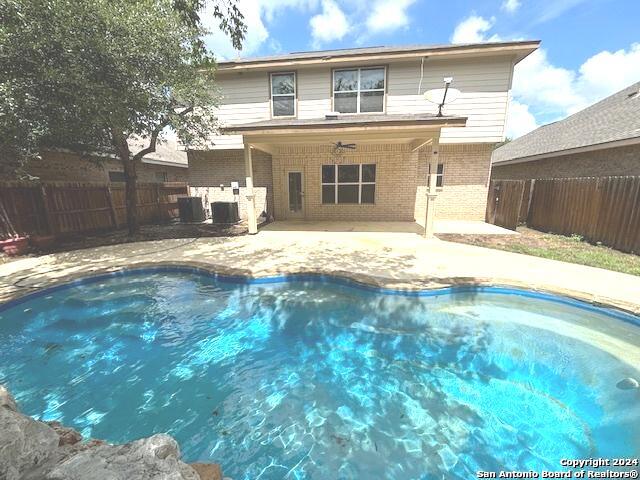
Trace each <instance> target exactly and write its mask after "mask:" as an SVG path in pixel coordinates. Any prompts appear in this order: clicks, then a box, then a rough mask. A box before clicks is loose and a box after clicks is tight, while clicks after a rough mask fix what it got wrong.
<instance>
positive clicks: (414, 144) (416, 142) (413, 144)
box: [411, 138, 433, 152]
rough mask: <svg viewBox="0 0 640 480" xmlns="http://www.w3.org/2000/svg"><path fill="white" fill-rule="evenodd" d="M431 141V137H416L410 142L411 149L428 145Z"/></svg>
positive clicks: (415, 149)
mask: <svg viewBox="0 0 640 480" xmlns="http://www.w3.org/2000/svg"><path fill="white" fill-rule="evenodd" d="M431 142H433V138H416V139H415V140H414V141H413V142H411V151H412V152H415V151H417V150H420V149H421V148H422V147H424V146H425V145H429V144H430V143H431Z"/></svg>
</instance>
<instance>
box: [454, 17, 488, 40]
mask: <svg viewBox="0 0 640 480" xmlns="http://www.w3.org/2000/svg"><path fill="white" fill-rule="evenodd" d="M494 22H495V19H494V18H490V19H486V18H484V17H481V16H478V15H471V16H470V17H468V18H466V19H464V20H463V21H462V22H460V23H459V24H458V25H457V26H456V28H455V30H454V31H453V35H452V36H451V43H481V42H498V41H500V37H499V36H498V35H495V34H494V35H492V36H491V37H489V38H487V36H486V33H487V32H488V31H489V30H490V29H491V27H493V24H494Z"/></svg>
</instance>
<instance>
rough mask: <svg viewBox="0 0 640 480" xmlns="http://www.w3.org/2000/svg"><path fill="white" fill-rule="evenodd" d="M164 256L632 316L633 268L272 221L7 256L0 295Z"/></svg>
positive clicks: (235, 269) (637, 297) (639, 282)
mask: <svg viewBox="0 0 640 480" xmlns="http://www.w3.org/2000/svg"><path fill="white" fill-rule="evenodd" d="M276 225H277V224H276ZM167 264H170V265H188V266H197V267H201V268H205V269H208V270H212V271H216V272H219V273H226V274H241V275H248V276H256V277H260V276H272V275H279V274H294V273H308V272H318V273H324V274H333V275H339V276H343V277H347V278H351V279H353V280H356V281H360V282H366V283H371V284H374V285H380V286H386V287H389V288H398V289H424V288H438V287H443V286H450V285H468V284H473V285H508V286H515V287H521V288H529V289H534V290H540V291H546V292H553V293H558V294H562V295H567V296H570V297H573V298H578V299H581V300H585V301H588V302H591V303H596V304H604V305H611V306H615V307H618V308H621V309H624V310H627V311H630V312H633V313H636V314H640V277H638V276H632V275H627V274H623V273H618V272H612V271H609V270H603V269H599V268H593V267H586V266H582V265H575V264H570V263H564V262H558V261H554V260H547V259H543V258H537V257H531V256H527V255H521V254H516V253H510V252H504V251H500V250H491V249H487V248H482V247H476V246H471V245H464V244H458V243H452V242H445V241H441V240H437V239H425V238H423V237H422V236H421V235H419V234H417V233H412V232H406V231H395V232H389V231H383V232H380V231H365V232H362V231H308V230H289V229H286V228H280V229H275V228H274V227H271V228H267V229H262V230H261V231H260V232H259V233H258V234H257V235H255V236H240V237H220V238H193V239H171V240H159V241H149V242H138V243H129V244H121V245H114V246H105V247H98V248H90V249H83V250H75V251H72V252H64V253H56V254H50V255H44V256H41V257H31V258H25V259H21V260H16V261H12V262H8V263H5V264H2V265H0V302H1V301H7V300H10V299H12V298H16V297H19V296H22V295H25V294H27V293H30V292H32V291H34V290H37V289H40V288H44V287H48V286H52V285H55V284H57V283H60V282H65V281H69V280H72V279H75V278H78V277H82V276H88V275H92V274H97V273H103V272H109V271H114V270H120V269H124V268H136V267H147V266H153V265H167Z"/></svg>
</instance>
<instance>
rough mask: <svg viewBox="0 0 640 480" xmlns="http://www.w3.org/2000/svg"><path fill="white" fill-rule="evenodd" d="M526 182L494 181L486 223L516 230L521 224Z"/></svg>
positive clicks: (490, 188) (492, 182)
mask: <svg viewBox="0 0 640 480" xmlns="http://www.w3.org/2000/svg"><path fill="white" fill-rule="evenodd" d="M524 184H525V181H524V180H493V181H491V184H490V185H489V196H488V198H487V213H486V221H487V222H488V223H493V224H494V225H499V226H501V227H504V228H509V229H511V230H515V229H516V227H517V226H518V224H519V218H520V209H521V205H522V203H523V202H522V201H523V195H524Z"/></svg>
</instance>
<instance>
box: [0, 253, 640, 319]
mask: <svg viewBox="0 0 640 480" xmlns="http://www.w3.org/2000/svg"><path fill="white" fill-rule="evenodd" d="M163 267H166V268H169V269H170V268H175V269H176V271H179V269H180V268H184V269H192V270H194V271H197V272H201V273H204V274H207V275H213V276H220V277H235V278H238V277H241V278H243V279H247V280H260V279H274V278H276V277H285V278H283V280H286V277H291V278H292V279H293V278H295V277H307V276H308V277H333V278H336V279H343V280H346V281H348V282H351V283H353V284H355V285H360V286H363V287H373V288H381V289H385V290H390V291H394V292H421V291H434V292H435V291H438V290H443V289H448V288H452V287H453V288H467V287H468V288H474V287H496V288H509V289H517V290H521V291H523V292H534V293H541V294H544V295H551V296H557V297H560V298H562V297H564V298H567V299H569V300H575V301H579V302H583V303H585V304H588V305H592V306H594V307H599V308H605V309H614V311H615V310H618V311H620V312H621V313H622V314H630V315H635V316H639V315H640V306H638V305H635V304H626V303H625V302H620V301H618V300H616V299H606V298H604V299H603V298H598V299H596V298H594V297H593V296H592V295H589V294H585V293H584V292H579V291H574V290H570V289H559V288H557V287H553V288H539V287H537V288H534V287H532V286H531V284H529V283H523V282H515V281H513V280H499V279H474V280H473V281H472V282H471V281H468V280H467V279H465V278H463V277H460V278H457V279H456V278H447V279H441V278H437V277H433V278H429V279H415V280H405V281H398V280H397V279H392V278H384V277H377V276H371V275H365V274H361V273H354V272H347V271H336V270H332V269H321V268H314V269H297V270H288V271H281V270H277V271H272V272H262V273H261V274H259V275H247V273H246V271H245V270H242V269H234V268H229V267H226V266H221V265H212V264H209V263H204V262H187V261H180V262H168V261H162V262H140V263H136V264H135V265H133V266H121V267H107V268H94V269H92V270H91V271H90V272H76V273H70V274H68V275H64V276H62V277H60V278H58V279H56V280H53V281H51V282H46V283H44V284H40V285H38V286H34V287H32V288H30V289H29V290H20V291H17V292H15V294H14V295H10V296H9V298H6V299H3V300H2V301H0V308H1V307H3V306H4V305H5V304H12V303H14V302H18V303H19V302H20V301H21V300H22V299H23V298H24V299H27V297H31V296H32V295H35V294H38V293H40V292H41V291H46V290H50V289H52V288H56V287H62V286H65V285H68V284H72V283H74V282H76V281H81V280H85V279H91V278H94V277H102V276H105V275H106V274H112V273H127V272H130V273H135V272H136V271H138V270H145V269H147V270H154V269H158V270H160V269H162V268H163ZM467 291H468V290H467ZM454 293H455V292H454ZM489 293H490V292H489Z"/></svg>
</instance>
